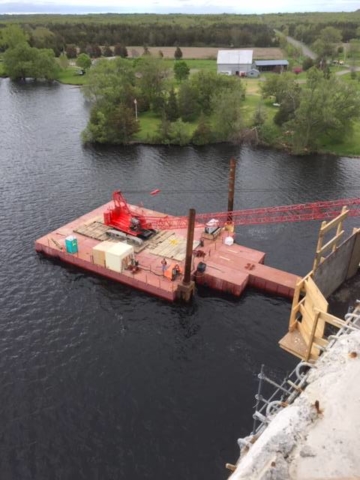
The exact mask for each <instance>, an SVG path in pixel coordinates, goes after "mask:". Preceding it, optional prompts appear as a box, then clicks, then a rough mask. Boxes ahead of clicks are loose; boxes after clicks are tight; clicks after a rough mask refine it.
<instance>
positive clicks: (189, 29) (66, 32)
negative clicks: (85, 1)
mask: <svg viewBox="0 0 360 480" xmlns="http://www.w3.org/2000/svg"><path fill="white" fill-rule="evenodd" d="M160 17H161V16H160ZM50 18H51V17H50ZM42 20H43V21H42V23H39V24H33V23H28V22H24V23H23V22H21V23H20V25H21V27H22V28H23V29H24V31H25V33H26V34H27V36H28V38H29V44H30V46H32V47H36V48H51V49H53V50H54V52H55V54H56V56H58V55H59V54H60V53H61V52H62V51H63V50H64V49H65V48H66V46H68V45H75V46H77V47H78V48H80V49H82V50H84V49H85V48H86V47H87V46H88V45H100V46H105V45H111V46H113V45H116V44H121V45H149V46H155V47H156V46H158V47H162V46H177V45H186V46H189V47H191V46H198V47H203V46H216V47H238V48H241V47H249V46H252V47H274V46H275V47H276V46H278V39H277V37H276V36H275V34H274V31H273V29H272V28H270V27H269V26H268V25H266V24H263V23H258V22H244V21H239V22H238V23H231V24H228V23H227V22H226V20H225V19H223V20H222V21H218V22H206V23H201V22H200V23H199V24H198V25H196V24H192V23H191V24H190V25H187V24H182V23H181V22H178V23H170V24H169V23H168V22H162V21H161V18H160V19H159V22H158V23H157V24H156V25H154V23H153V22H147V21H146V19H143V21H141V22H139V23H127V22H125V21H124V22H122V23H121V22H120V23H96V22H92V21H91V20H89V21H87V22H80V21H78V20H76V18H74V19H73V20H72V22H70V23H69V22H66V21H64V22H59V21H58V22H51V21H50V19H49V20H48V21H46V17H45V16H43V17H42ZM15 21H16V17H15V18H13V22H15ZM4 25H6V24H3V25H2V24H1V23H0V31H1V27H3V26H4Z"/></svg>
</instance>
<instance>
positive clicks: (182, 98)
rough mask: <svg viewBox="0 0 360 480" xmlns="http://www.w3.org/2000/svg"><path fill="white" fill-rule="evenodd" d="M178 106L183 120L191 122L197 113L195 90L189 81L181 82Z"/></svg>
mask: <svg viewBox="0 0 360 480" xmlns="http://www.w3.org/2000/svg"><path fill="white" fill-rule="evenodd" d="M178 107H179V115H180V117H181V118H182V120H184V122H191V121H192V120H194V119H195V117H196V116H197V115H198V113H199V106H198V103H197V94H196V90H195V88H194V87H193V86H192V85H191V83H190V82H189V81H186V82H183V83H182V84H181V86H180V88H179V92H178Z"/></svg>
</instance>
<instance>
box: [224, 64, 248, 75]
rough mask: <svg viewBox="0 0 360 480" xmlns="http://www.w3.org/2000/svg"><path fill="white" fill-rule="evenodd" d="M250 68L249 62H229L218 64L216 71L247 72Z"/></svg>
mask: <svg viewBox="0 0 360 480" xmlns="http://www.w3.org/2000/svg"><path fill="white" fill-rule="evenodd" d="M250 69H251V64H249V63H247V64H244V63H238V64H233V63H232V64H231V63H222V64H218V66H217V71H218V73H219V72H231V73H232V74H233V75H235V74H236V72H248V71H249V70H250Z"/></svg>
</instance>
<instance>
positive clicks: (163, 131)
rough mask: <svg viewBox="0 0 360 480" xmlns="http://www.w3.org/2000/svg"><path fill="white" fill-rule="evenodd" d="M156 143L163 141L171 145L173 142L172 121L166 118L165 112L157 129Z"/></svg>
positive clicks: (154, 140) (154, 139)
mask: <svg viewBox="0 0 360 480" xmlns="http://www.w3.org/2000/svg"><path fill="white" fill-rule="evenodd" d="M153 142H154V143H162V144H164V145H169V144H170V142H171V123H170V122H169V120H168V119H167V118H166V115H165V113H164V114H163V115H162V117H161V123H160V125H159V127H158V129H157V133H156V134H155V136H154V138H153Z"/></svg>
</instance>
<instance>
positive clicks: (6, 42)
mask: <svg viewBox="0 0 360 480" xmlns="http://www.w3.org/2000/svg"><path fill="white" fill-rule="evenodd" d="M27 41H28V35H27V34H26V33H25V32H24V30H23V29H22V28H21V27H20V26H19V25H16V24H10V25H7V26H6V27H5V28H3V29H2V30H1V37H0V46H3V47H5V48H15V47H16V46H17V45H20V44H23V43H27Z"/></svg>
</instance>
